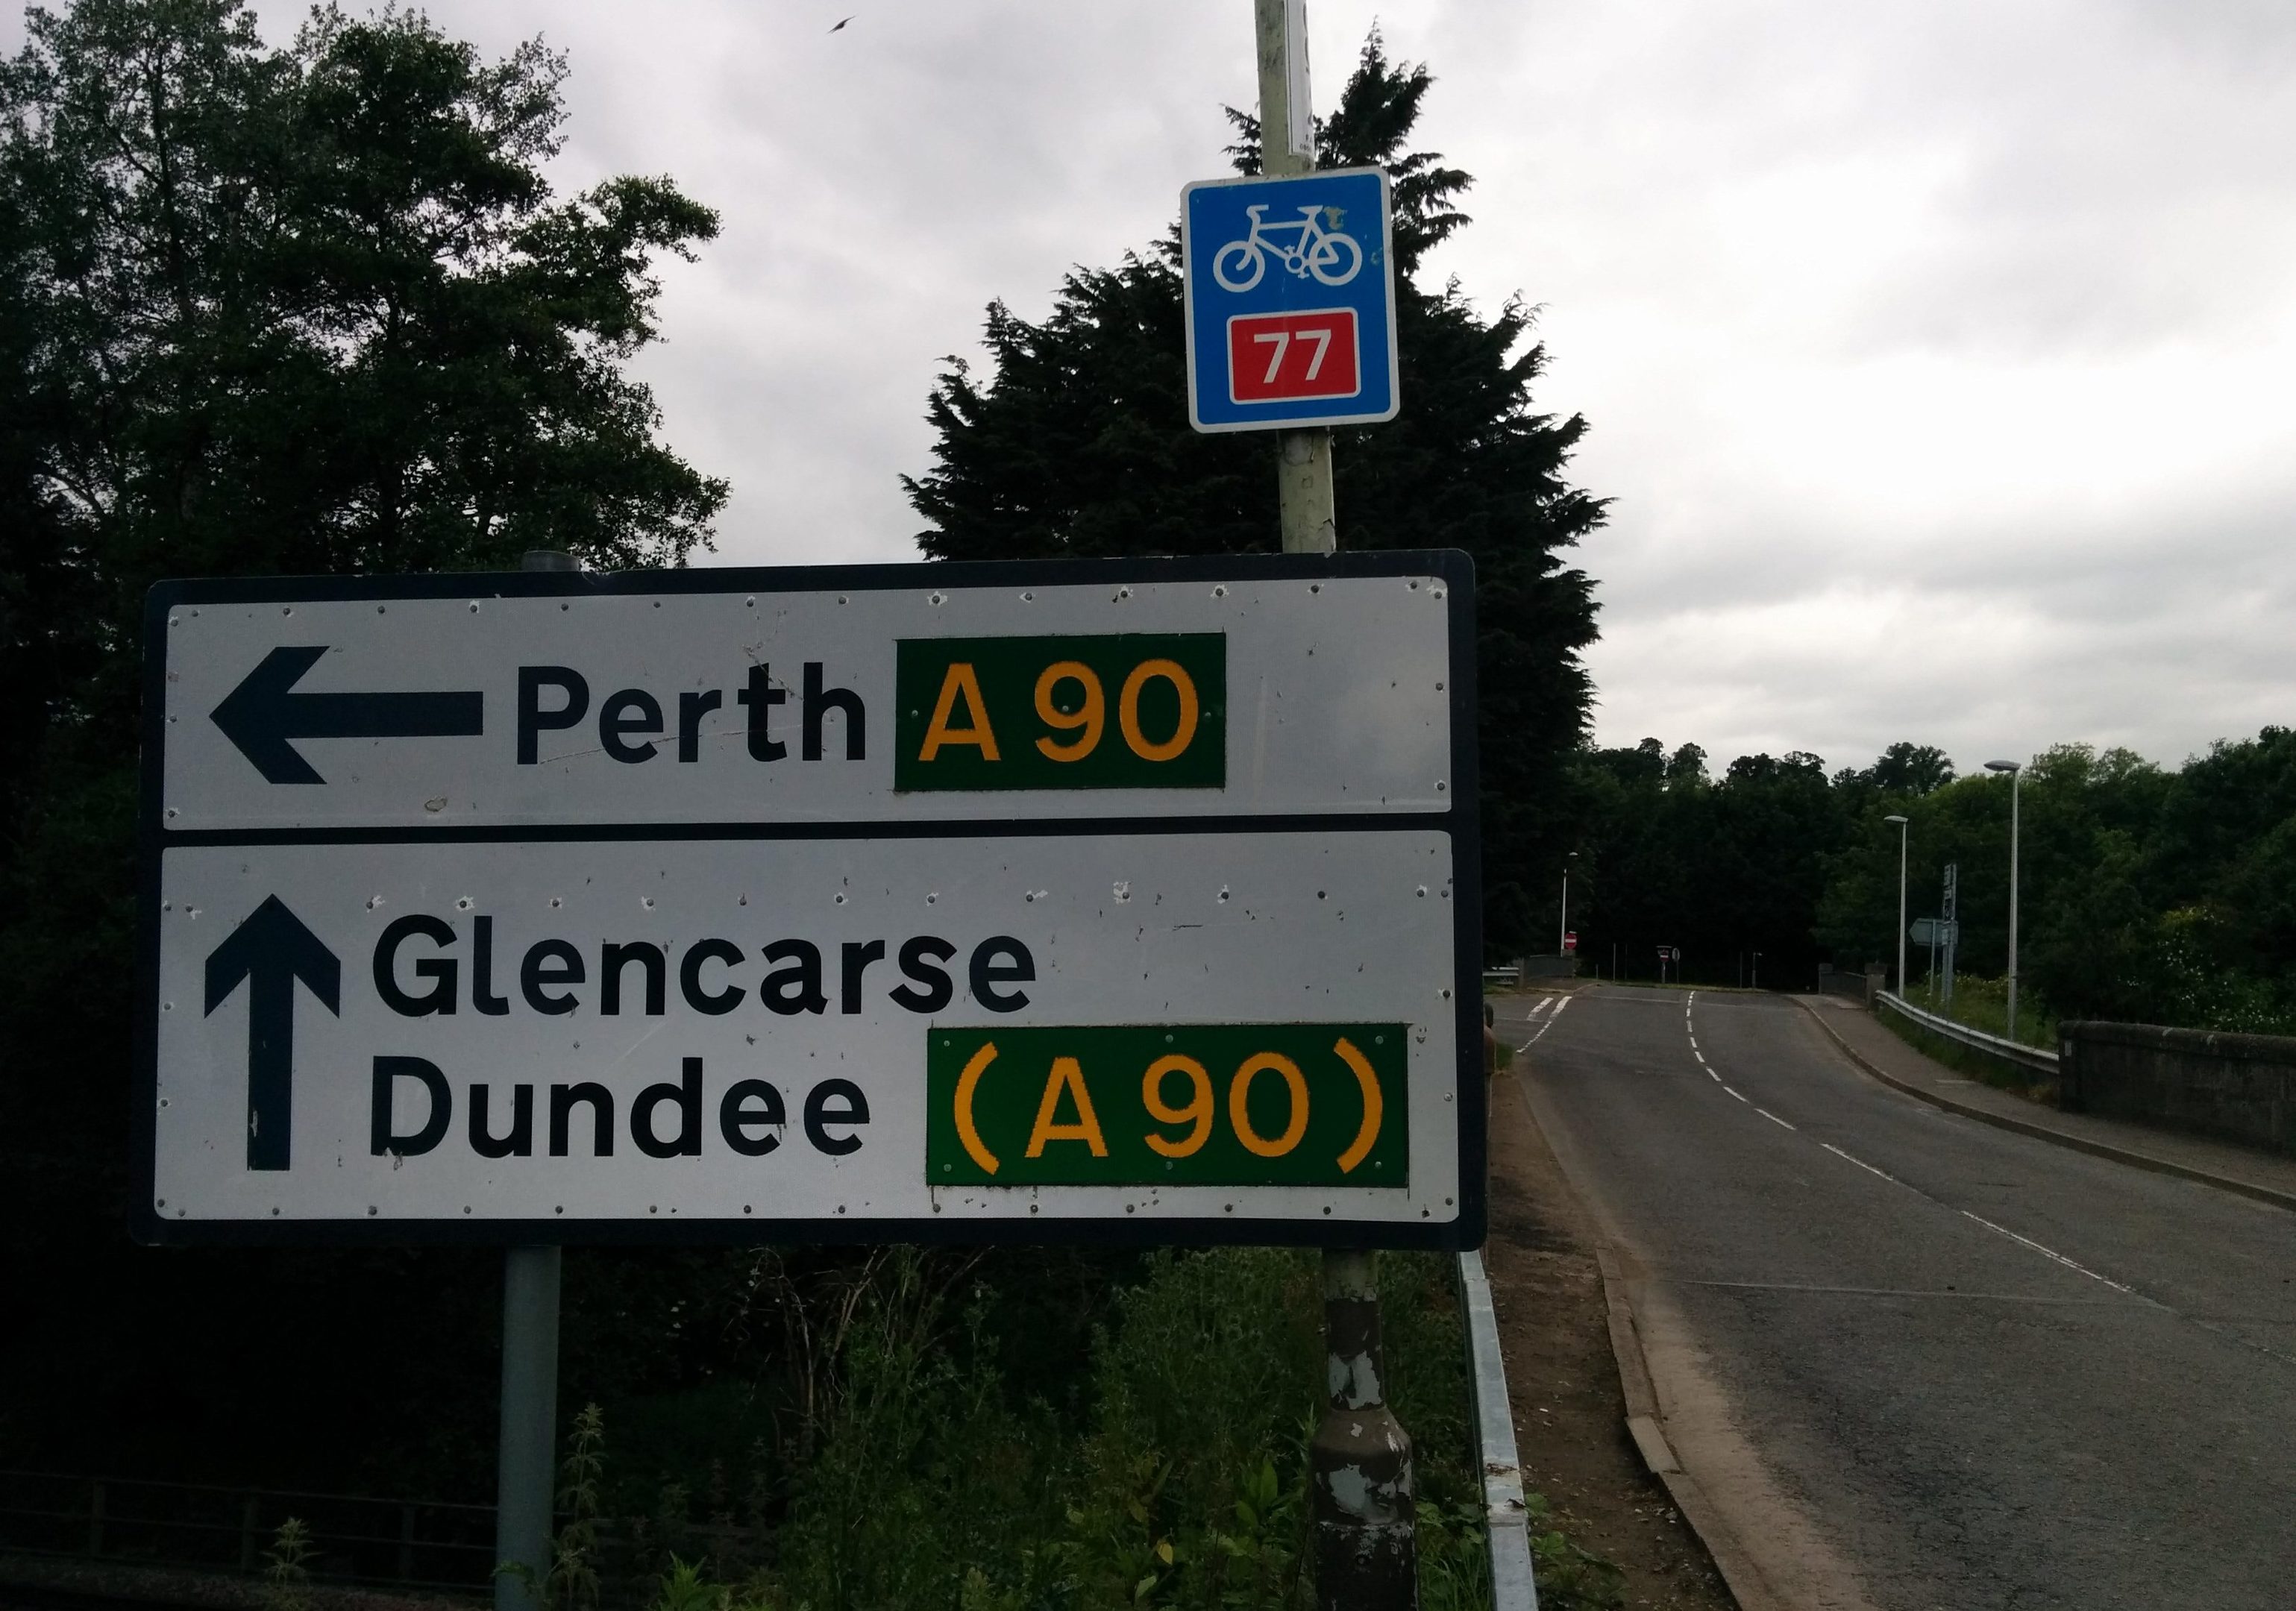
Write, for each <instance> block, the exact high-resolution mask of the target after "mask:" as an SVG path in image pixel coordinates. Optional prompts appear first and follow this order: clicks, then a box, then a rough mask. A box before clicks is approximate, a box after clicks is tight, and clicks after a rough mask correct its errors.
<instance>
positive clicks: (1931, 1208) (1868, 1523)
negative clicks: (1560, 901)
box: [1495, 985, 2296, 1611]
mask: <svg viewBox="0 0 2296 1611" xmlns="http://www.w3.org/2000/svg"><path fill="white" fill-rule="evenodd" d="M1556 1000H1561V1001H1563V1002H1567V1003H1568V1004H1567V1005H1566V1006H1555V1005H1551V1004H1549V1003H1551V1002H1554V1001H1556ZM1495 1004H1496V1005H1497V1007H1498V1011H1499V1022H1500V1030H1501V1034H1503V1035H1505V1037H1506V1038H1507V1039H1508V1041H1509V1042H1510V1043H1511V1044H1513V1045H1516V1046H1519V1047H1524V1048H1527V1050H1526V1051H1524V1052H1523V1053H1522V1054H1521V1055H1520V1056H1519V1057H1518V1059H1517V1060H1516V1069H1517V1071H1518V1073H1519V1074H1521V1076H1522V1077H1521V1082H1520V1088H1521V1100H1524V1101H1526V1102H1527V1104H1528V1106H1529V1109H1530V1111H1531V1113H1532V1115H1533V1116H1534V1117H1535V1118H1536V1120H1537V1122H1538V1125H1539V1128H1540V1130H1541V1131H1542V1133H1544V1135H1545V1136H1546V1140H1547V1141H1548V1143H1549V1144H1550V1145H1551V1146H1552V1148H1553V1149H1554V1154H1555V1156H1556V1157H1557V1158H1558V1159H1559V1160H1560V1162H1561V1164H1562V1169H1563V1171H1564V1173H1566V1174H1567V1175H1568V1177H1569V1179H1570V1182H1571V1184H1572V1185H1573V1186H1574V1187H1575V1188H1576V1190H1578V1192H1579V1194H1580V1196H1581V1197H1582V1198H1584V1199H1585V1201H1586V1204H1587V1208H1588V1211H1589V1214H1590V1217H1591V1219H1592V1221H1593V1223H1594V1224H1595V1227H1596V1229H1597V1235H1598V1237H1599V1239H1600V1240H1601V1243H1602V1247H1603V1253H1604V1255H1605V1276H1606V1278H1607V1279H1606V1284H1613V1285H1615V1287H1616V1288H1618V1292H1619V1296H1620V1299H1621V1301H1622V1303H1623V1304H1624V1305H1625V1306H1626V1307H1627V1309H1628V1312H1629V1313H1630V1322H1629V1324H1628V1326H1627V1328H1626V1331H1627V1333H1628V1335H1629V1336H1630V1337H1632V1338H1633V1339H1634V1341H1635V1344H1636V1347H1635V1349H1634V1350H1633V1352H1636V1353H1638V1355H1639V1357H1640V1359H1641V1361H1642V1362H1644V1364H1645V1365H1646V1368H1647V1371H1648V1377H1649V1383H1650V1386H1651V1388H1652V1395H1653V1399H1654V1409H1655V1411H1656V1413H1655V1416H1654V1417H1653V1418H1652V1420H1653V1423H1654V1426H1653V1430H1654V1433H1655V1437H1654V1440H1653V1441H1654V1443H1655V1449H1654V1452H1655V1454H1656V1457H1657V1459H1658V1460H1669V1459H1670V1460H1674V1461H1675V1462H1677V1464H1678V1466H1679V1468H1680V1469H1681V1472H1682V1474H1683V1475H1684V1476H1685V1477H1687V1478H1688V1479H1689V1480H1690V1482H1692V1483H1693V1484H1695V1486H1696V1489H1697V1491H1698V1492H1701V1493H1702V1494H1703V1495H1704V1496H1705V1497H1706V1498H1707V1499H1708V1500H1709V1501H1710V1509H1711V1511H1712V1513H1713V1514H1712V1515H1711V1517H1708V1518H1704V1519H1701V1521H1700V1529H1701V1532H1702V1533H1718V1534H1721V1535H1723V1536H1722V1537H1720V1538H1719V1540H1718V1539H1717V1538H1716V1537H1713V1536H1710V1537H1709V1539H1708V1542H1709V1544H1710V1546H1713V1547H1714V1548H1715V1554H1716V1557H1717V1558H1718V1560H1722V1561H1724V1562H1725V1565H1726V1567H1727V1565H1728V1561H1729V1558H1730V1557H1731V1556H1732V1555H1733V1554H1737V1555H1739V1556H1742V1557H1743V1558H1746V1559H1747V1560H1748V1561H1749V1562H1750V1563H1751V1566H1750V1568H1749V1571H1748V1572H1747V1574H1745V1575H1746V1576H1747V1577H1748V1579H1749V1587H1750V1588H1751V1589H1752V1590H1753V1592H1743V1593H1742V1594H1741V1599H1742V1600H1746V1601H1750V1602H1751V1601H1754V1600H1758V1599H1759V1600H1766V1601H1767V1602H1769V1603H1775V1604H1779V1605H1785V1606H1812V1607H1868V1606H1870V1607H1876V1608H1878V1611H1931V1608H1932V1607H1955V1608H1956V1611H1960V1608H1962V1607H2082V1608H2084V1611H2105V1608H2110V1607H2145V1608H2146V1611H2157V1608H2161V1607H2195V1608H2199V1607H2208V1608H2210V1611H2240V1608H2244V1607H2259V1608H2260V1607H2276V1608H2284V1607H2289V1606H2291V1605H2292V1604H2296V1527H2292V1517H2296V1437H2292V1436H2291V1435H2290V1432H2291V1429H2292V1428H2296V1284H2292V1280H2296V1213H2291V1212H2289V1211H2288V1210H2286V1209H2284V1208H2282V1207H2278V1206H2272V1205H2271V1204H2268V1203H2267V1202H2264V1201H2260V1200H2259V1199H2258V1198H2256V1197H2253V1196H2244V1195H2241V1194H2239V1193H2236V1192H2235V1191H2231V1190H2223V1189H2221V1188H2219V1187H2217V1186H2212V1185H2210V1184H2206V1183H2202V1182H2200V1181H2196V1180H2193V1179H2188V1178H2185V1177H2184V1176H2182V1175H2178V1174H2169V1173H2161V1172H2159V1171H2157V1170H2155V1169H2152V1168H2139V1167H2136V1166H2132V1165H2129V1164H2128V1163H2124V1162H2121V1161H2119V1160H2118V1159H2116V1158H2114V1157H2103V1156H2098V1155H2097V1154H2096V1153H2095V1152H2094V1151H2084V1150H2079V1149H2076V1148H2074V1147H2072V1146H2067V1145H2062V1144H2059V1142H2060V1141H2062V1137H2058V1138H2054V1139H2045V1138H2043V1137H2041V1136H2038V1135H2033V1134H2029V1133H2021V1132H2019V1131H2013V1130H2007V1129H2004V1128H2001V1127H2000V1126H1999V1125H1998V1124H1992V1123H1987V1122H1982V1121H1981V1120H1980V1119H1979V1118H1977V1117H1972V1116H1969V1115H1967V1114H1965V1113H1962V1112H1956V1111H1952V1110H1949V1109H1948V1108H1943V1107H1940V1106H1939V1105H1937V1104H1936V1103H1935V1102H1934V1101H1933V1100H1916V1099H1915V1097H1914V1096H1911V1095H1908V1094H1907V1093H1906V1092H1901V1091H1900V1090H1898V1089H1897V1088H1895V1087H1893V1086H1891V1085H1888V1084H1882V1083H1881V1082H1880V1081H1878V1080H1876V1079H1875V1078H1874V1077H1872V1076H1871V1075H1868V1074H1866V1072H1865V1071H1864V1070H1862V1069H1861V1068H1859V1067H1857V1065H1856V1064H1854V1063H1853V1062H1852V1061H1851V1059H1850V1058H1849V1055H1848V1052H1847V1050H1846V1049H1845V1046H1844V1044H1843V1043H1842V1042H1841V1041H1837V1040H1836V1039H1834V1038H1833V1036H1832V1035H1830V1034H1828V1033H1827V1026H1832V1027H1833V1029H1835V1030H1837V1031H1839V1032H1840V1033H1841V1034H1842V1036H1843V1039H1844V1040H1849V1041H1850V1043H1851V1044H1853V1045H1856V1046H1857V1047H1858V1048H1859V1049H1860V1054H1861V1055H1864V1056H1866V1057H1868V1058H1869V1059H1872V1060H1874V1062H1875V1064H1876V1066H1877V1067H1883V1068H1885V1069H1887V1070H1888V1071H1889V1072H1890V1073H1891V1074H1892V1075H1893V1076H1895V1077H1899V1078H1903V1079H1910V1080H1916V1081H1919V1082H1921V1083H1923V1084H1927V1085H1929V1086H1930V1087H1931V1088H1932V1089H1931V1090H1930V1091H1929V1092H1928V1094H1930V1095H1931V1096H1932V1097H1934V1096H1936V1095H1939V1094H1941V1093H1942V1094H1950V1095H1951V1096H1953V1097H1955V1098H1956V1100H1967V1101H1969V1102H1972V1103H1977V1102H1982V1101H1985V1100H1989V1099H1990V1098H1991V1097H1993V1096H1996V1095H2000V1100H2003V1101H2007V1102H2014V1101H2016V1100H2017V1099H2015V1098H2013V1097H2008V1096H2005V1095H2001V1093H1994V1092H1989V1089H1988V1088H1986V1087H1982V1086H1975V1087H1969V1086H1960V1085H1953V1084H1945V1082H1950V1081H1954V1080H1956V1079H1957V1078H1958V1077H1960V1076H1957V1075H1954V1074H1953V1073H1952V1072H1951V1071H1949V1070H1946V1069H1943V1068H1941V1067H1939V1066H1937V1065H1936V1064H1934V1063H1930V1062H1929V1061H1928V1059H1921V1058H1920V1057H1919V1054H1917V1053H1914V1052H1913V1051H1911V1049H1910V1048H1904V1047H1903V1046H1902V1043H1898V1048H1897V1049H1896V1050H1892V1049H1891V1048H1890V1046H1887V1045H1884V1044H1882V1043H1881V1042H1879V1041H1872V1040H1868V1039H1865V1038H1863V1031H1864V1030H1871V1031H1873V1032H1874V1033H1875V1034H1880V1035H1883V1036H1887V1037H1888V1039H1889V1040H1890V1041H1894V1040H1895V1037H1894V1036H1889V1034H1888V1031H1886V1030H1882V1029H1879V1028H1878V1027H1877V1026H1874V1025H1872V1023H1871V1021H1870V1020H1869V1019H1866V1018H1864V1017H1863V1015H1862V1014H1856V1013H1854V1012H1849V1011H1838V1010H1835V1009H1832V1008H1816V1007H1812V1008H1805V1007H1804V1006H1802V1005H1800V1004H1798V1003H1796V1002H1793V1001H1792V1000H1789V999H1787V998H1784V997H1781V996H1776V995H1765V994H1751V993H1737V992H1722V993H1707V992H1685V991H1680V990H1652V989H1636V988H1634V987H1620V986H1614V985H1595V986H1592V987H1589V988H1586V989H1583V990H1581V991H1579V992H1578V993H1576V994H1573V995H1570V996H1568V997H1562V998H1554V997H1515V998H1505V997H1501V998H1497V999H1496V1003H1495ZM1820 1012H1824V1013H1825V1014H1827V1015H1828V1016H1827V1017H1826V1018H1825V1020H1824V1022H1823V1024H1822V1023H1821V1020H1820V1018H1819V1016H1818V1015H1819V1013H1820ZM1860 1026H1862V1029H1861V1027H1860ZM1853 1036H1857V1037H1859V1038H1857V1039H1851V1037H1853ZM1903 1059H1912V1060H1910V1061H1907V1060H1903ZM1923 1065H1926V1067H1923ZM2005 1111H2006V1110H2005ZM2037 1114H2038V1115H2042V1116H2046V1117H2048V1118H2050V1119H2053V1120H2056V1119H2072V1118H2075V1117H2077V1116H2061V1115H2054V1114H2050V1113H2048V1111H2047V1110H2045V1109H2033V1108H2030V1107H2029V1106H2028V1107H2025V1108H2024V1111H2023V1112H2022V1113H2020V1114H2016V1115H2013V1116H2017V1117H2020V1118H2026V1117H2031V1116H2035V1115H2037ZM2121 1128H2124V1129H2125V1128H2127V1127H2121ZM2085 1139H2091V1140H2094V1139H2095V1137H2093V1136H2090V1137H2087V1138H2085ZM2120 1140H2122V1141H2128V1140H2131V1138H2130V1137H2128V1136H2122V1137H2120ZM2134 1140H2136V1141H2142V1142H2144V1144H2145V1145H2147V1146H2158V1145H2160V1144H2161V1141H2160V1140H2159V1139H2156V1138H2155V1137H2153V1133H2150V1132H2146V1133H2142V1134H2141V1135H2138V1136H2136V1137H2135V1138H2134ZM2166 1140H2167V1141H2168V1143H2169V1145H2168V1147H2167V1150H2168V1151H2172V1152H2176V1153H2177V1161H2189V1160H2190V1159H2191V1158H2192V1157H2194V1156H2195V1155H2194V1154H2192V1153H2190V1152H2188V1151H2184V1150H2181V1149H2183V1147H2184V1144H2185V1138H2166ZM2202 1145H2203V1146H2209V1145H2212V1144H2208V1143H2202ZM2235 1150H2236V1149H2235ZM2207 1161H2208V1162H2209V1164H2210V1167H2214V1166H2216V1165H2218V1164H2219V1163H2222V1162H2224V1161H2225V1160H2223V1159H2218V1158H2216V1157H2213V1156H2211V1157H2210V1159H2209V1160H2207ZM2231 1161H2232V1162H2234V1163H2239V1164H2242V1165H2243V1166H2245V1165H2246V1163H2247V1162H2249V1161H2253V1160H2243V1159H2240V1158H2238V1157H2235V1158H2233V1159H2232V1160H2231ZM2264 1161H2266V1162H2273V1160H2264ZM2265 1183H2266V1184H2267V1185H2269V1184H2270V1183H2271V1182H2265ZM1501 1319H1502V1322H1503V1323H1504V1321H1505V1309H1504V1304H1503V1305H1502V1310H1501ZM1614 1329H1615V1328H1614ZM1628 1352H1629V1350H1628V1349H1627V1348H1624V1347H1622V1349H1621V1352H1620V1358H1621V1361H1622V1362H1624V1361H1625V1359H1626V1357H1627V1354H1628ZM1533 1458H1535V1457H1534V1456H1533V1455H1532V1454H1531V1452H1529V1450H1528V1449H1527V1450H1526V1452H1525V1460H1526V1463H1528V1462H1529V1461H1530V1460H1532V1459H1533ZM1738 1576H1739V1574H1733V1587H1734V1588H1736V1587H1738V1586H1739V1583H1738V1581H1737V1580H1738Z"/></svg>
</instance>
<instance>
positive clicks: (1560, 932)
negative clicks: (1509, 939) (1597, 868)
mask: <svg viewBox="0 0 2296 1611" xmlns="http://www.w3.org/2000/svg"><path fill="white" fill-rule="evenodd" d="M1578 859H1579V853H1578V852H1577V851H1575V850H1574V851H1572V852H1570V855H1566V856H1564V857H1563V858H1562V921H1561V922H1560V923H1559V924H1557V925H1556V926H1555V930H1554V954H1555V955H1556V956H1561V955H1562V948H1563V947H1564V945H1567V944H1569V943H1570V863H1573V862H1575V861H1577V860H1578Z"/></svg>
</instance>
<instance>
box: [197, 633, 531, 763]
mask: <svg viewBox="0 0 2296 1611" xmlns="http://www.w3.org/2000/svg"><path fill="white" fill-rule="evenodd" d="M326 652H327V645H325V644H324V643H321V644H317V645H316V646H312V647H304V648H295V649H275V650H272V651H271V652H270V653H269V654H267V655H266V656H264V657H263V663H262V664H261V665H259V666H257V667H256V668H255V669H254V670H253V671H250V672H249V673H248V674H247V675H246V676H245V677H244V678H242V680H241V682H240V684H239V686H238V687H236V688H234V689H233V690H232V691H231V692H230V693H229V694H228V695H226V696H225V699H224V702H223V703H222V704H220V705H218V706H217V707H215V710H214V712H213V714H212V715H211V716H210V718H209V719H210V720H212V721H213V722H214V723H215V724H216V725H217V727H220V728H222V729H223V735H224V737H225V738H227V739H229V740H231V741H232V742H233V743H234V744H235V745H237V746H238V747H239V752H240V754H242V755H243V756H246V757H247V758H248V759H249V760H250V761H252V762H254V763H255V770H256V771H258V772H259V773H262V774H263V775H264V776H265V777H266V779H268V780H269V781H272V782H274V783H324V782H325V781H326V780H325V779H324V778H323V777H321V776H320V775H319V774H318V773H317V771H316V770H315V769H314V768H313V767H312V765H311V764H310V763H309V762H308V761H307V760H305V759H304V758H303V756H302V755H301V754H300V752H299V751H298V750H297V749H296V748H295V747H294V746H293V745H292V744H290V743H289V742H288V741H287V740H290V739H417V738H468V737H471V735H473V734H476V733H480V732H485V731H486V718H485V709H484V707H485V700H486V696H485V695H483V694H481V693H476V692H472V693H296V692H294V691H293V690H294V687H295V684H296V683H299V682H300V681H301V680H302V676H303V674H304V673H305V672H307V671H308V670H310V669H311V667H312V666H315V665H316V664H318V660H319V657H320V656H321V655H323V654H324V653H326Z"/></svg>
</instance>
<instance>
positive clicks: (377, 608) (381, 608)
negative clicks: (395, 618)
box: [374, 604, 385, 615]
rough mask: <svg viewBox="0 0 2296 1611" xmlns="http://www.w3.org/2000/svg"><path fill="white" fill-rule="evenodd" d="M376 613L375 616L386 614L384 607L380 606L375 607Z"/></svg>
mask: <svg viewBox="0 0 2296 1611" xmlns="http://www.w3.org/2000/svg"><path fill="white" fill-rule="evenodd" d="M374 613H375V614H377V615H382V614H384V613H385V611H384V609H383V607H382V606H381V605H380V604H378V605H376V606H375V607H374Z"/></svg>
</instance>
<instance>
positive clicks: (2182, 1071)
mask: <svg viewBox="0 0 2296 1611" xmlns="http://www.w3.org/2000/svg"><path fill="white" fill-rule="evenodd" d="M2057 1045H2058V1050H2059V1052H2060V1054H2061V1055H2060V1057H2059V1059H2057V1060H2058V1063H2059V1066H2060V1067H2061V1068H2062V1075H2061V1076H2060V1077H2059V1080H2058V1083H2057V1088H2058V1093H2059V1094H2058V1103H2059V1105H2060V1106H2062V1107H2063V1108H2066V1109H2067V1110H2069V1111H2071V1112H2074V1113H2094V1114H2100V1115H2103V1116H2106V1117H2109V1118H2122V1119H2136V1120H2138V1121H2140V1122H2142V1123H2144V1124H2159V1125H2161V1126H2163V1127H2164V1128H2168V1129H2174V1130H2189V1131H2193V1132H2195V1133H2199V1134H2202V1135H2212V1136H2217V1137H2219V1138H2221V1139H2223V1140H2225V1141H2243V1142H2245V1143H2247V1144H2248V1145H2250V1146H2252V1147H2262V1148H2267V1149H2270V1150H2272V1151H2275V1152H2282V1153H2290V1154H2296V1037H2292V1036H2288V1035H2276V1034H2217V1033H2214V1032H2212V1031H2210V1030H2205V1029H2169V1028H2166V1027H2163V1026H2160V1025H2157V1024H2101V1023H2093V1022H2085V1021H2084V1022H2075V1023H2070V1024H2061V1025H2059V1026H2058V1028H2057Z"/></svg>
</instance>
